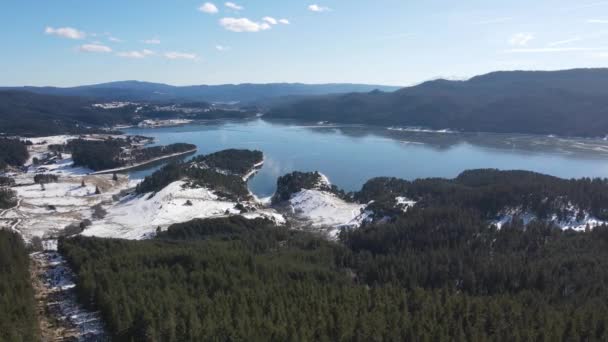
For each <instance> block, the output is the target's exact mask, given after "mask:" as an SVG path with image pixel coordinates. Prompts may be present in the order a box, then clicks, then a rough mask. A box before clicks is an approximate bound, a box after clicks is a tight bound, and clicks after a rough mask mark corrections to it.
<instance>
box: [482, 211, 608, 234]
mask: <svg viewBox="0 0 608 342" xmlns="http://www.w3.org/2000/svg"><path fill="white" fill-rule="evenodd" d="M513 219H519V220H523V223H524V224H525V225H527V224H529V223H530V222H532V221H534V220H537V219H538V217H537V216H536V215H534V214H533V213H530V212H527V211H522V210H520V209H510V210H506V211H505V212H504V213H503V215H501V216H500V217H499V218H498V219H497V220H494V221H492V222H491V223H492V224H494V225H496V227H498V229H500V228H502V226H504V225H505V224H508V223H510V222H511V221H512V220H513ZM545 222H552V223H554V224H555V225H557V226H558V227H561V228H562V229H564V230H566V229H572V230H577V231H584V230H585V229H587V227H589V228H590V229H593V228H595V227H598V226H601V225H605V224H608V222H607V221H602V220H599V219H598V218H596V217H593V216H592V215H590V214H589V213H585V214H584V215H583V216H582V217H579V218H577V217H576V215H571V216H568V217H566V218H565V219H560V218H558V217H557V215H553V216H552V217H551V218H549V219H546V220H545Z"/></svg>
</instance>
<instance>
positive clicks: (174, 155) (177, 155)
mask: <svg viewBox="0 0 608 342" xmlns="http://www.w3.org/2000/svg"><path fill="white" fill-rule="evenodd" d="M196 151H198V148H195V149H192V150H189V151H184V152H179V153H173V154H170V155H166V156H162V157H158V158H154V159H150V160H147V161H145V162H141V163H138V164H133V165H129V166H123V167H119V168H115V169H109V170H101V171H95V172H92V173H89V175H104V174H108V173H115V172H123V171H128V170H131V169H135V168H138V167H142V166H145V165H148V164H151V163H154V162H157V161H161V160H165V159H169V158H174V157H179V156H184V155H187V154H190V153H195V152H196Z"/></svg>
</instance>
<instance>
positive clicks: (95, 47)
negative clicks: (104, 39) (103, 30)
mask: <svg viewBox="0 0 608 342" xmlns="http://www.w3.org/2000/svg"><path fill="white" fill-rule="evenodd" d="M78 50H80V51H82V52H95V53H107V52H112V48H110V47H109V46H106V45H101V44H84V45H81V46H80V47H79V48H78Z"/></svg>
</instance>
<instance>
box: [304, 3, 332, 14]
mask: <svg viewBox="0 0 608 342" xmlns="http://www.w3.org/2000/svg"><path fill="white" fill-rule="evenodd" d="M308 10H309V11H313V12H328V11H330V10H331V9H330V8H329V7H326V6H320V5H317V4H313V5H310V6H308Z"/></svg>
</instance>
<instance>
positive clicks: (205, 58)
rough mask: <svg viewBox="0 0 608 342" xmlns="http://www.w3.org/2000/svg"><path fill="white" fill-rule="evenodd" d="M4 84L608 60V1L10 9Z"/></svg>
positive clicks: (314, 76)
mask: <svg viewBox="0 0 608 342" xmlns="http://www.w3.org/2000/svg"><path fill="white" fill-rule="evenodd" d="M0 23H2V24H1V25H2V26H3V30H0V41H2V45H3V47H4V48H3V51H2V53H1V54H0V62H1V63H2V73H0V85H55V86H71V85H79V84H91V83H99V82H107V81H116V80H131V79H136V80H143V81H152V82H164V83H170V84H175V85H187V84H223V83H245V82H252V83H267V82H304V83H328V82H355V83H377V84H392V85H411V84H415V83H418V82H421V81H425V80H429V79H434V78H437V77H446V78H458V79H461V78H467V77H470V76H474V75H476V74H481V73H486V72H489V71H494V70H514V69H526V70H527V69H534V70H538V69H541V70H555V69H566V68H576V67H605V66H607V65H608V1H599V0H577V1H573V0H570V1H565V0H564V1H560V0H535V1H530V0H528V1H523V0H509V1H493V0H492V1H489V0H483V1H482V0H469V1H450V0H425V1H414V0H376V1H371V0H357V1H353V0H311V1H301V0H235V1H233V2H231V3H226V2H223V1H221V2H220V1H210V2H209V3H206V2H205V1H192V0H171V1H169V0H145V1H144V0H103V1H100V0H86V1H84V0H53V1H50V0H44V1H40V0H5V1H4V2H3V6H2V10H1V11H0Z"/></svg>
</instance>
